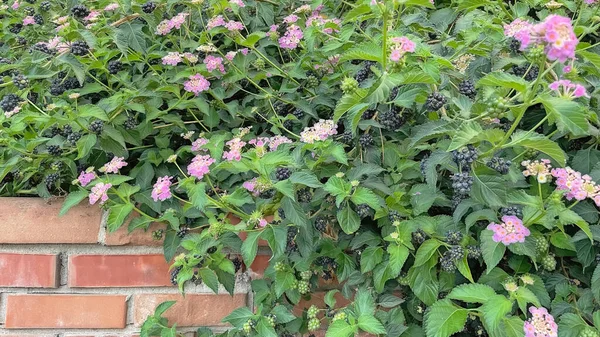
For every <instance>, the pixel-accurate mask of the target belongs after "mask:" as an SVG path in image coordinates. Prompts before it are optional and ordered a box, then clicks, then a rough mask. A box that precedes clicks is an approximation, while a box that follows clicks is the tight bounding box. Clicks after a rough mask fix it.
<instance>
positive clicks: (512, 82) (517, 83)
mask: <svg viewBox="0 0 600 337" xmlns="http://www.w3.org/2000/svg"><path fill="white" fill-rule="evenodd" d="M477 85H478V86H482V85H483V86H486V85H487V86H497V87H503V88H510V89H515V90H516V91H519V92H524V91H525V90H526V89H527V85H528V83H527V81H525V80H524V79H522V78H520V77H518V76H515V75H512V74H508V73H505V72H493V73H489V74H487V75H486V76H484V77H483V78H481V79H480V80H479V82H477Z"/></svg>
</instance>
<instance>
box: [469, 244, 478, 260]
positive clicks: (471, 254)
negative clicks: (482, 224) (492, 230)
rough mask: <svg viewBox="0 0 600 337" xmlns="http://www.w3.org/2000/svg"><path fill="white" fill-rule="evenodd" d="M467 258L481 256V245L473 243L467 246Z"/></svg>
mask: <svg viewBox="0 0 600 337" xmlns="http://www.w3.org/2000/svg"><path fill="white" fill-rule="evenodd" d="M467 258H469V259H473V260H477V259H479V258H481V247H479V246H474V245H470V246H467Z"/></svg>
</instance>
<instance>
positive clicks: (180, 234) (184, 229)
mask: <svg viewBox="0 0 600 337" xmlns="http://www.w3.org/2000/svg"><path fill="white" fill-rule="evenodd" d="M189 231H190V228H189V227H188V226H183V227H180V228H179V230H178V231H177V236H178V237H180V238H182V239H183V237H184V236H186V235H187V233H188V232H189Z"/></svg>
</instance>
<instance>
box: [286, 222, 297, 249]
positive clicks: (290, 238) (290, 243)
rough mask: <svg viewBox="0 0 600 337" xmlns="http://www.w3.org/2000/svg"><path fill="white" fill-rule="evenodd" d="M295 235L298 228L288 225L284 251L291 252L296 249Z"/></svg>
mask: <svg viewBox="0 0 600 337" xmlns="http://www.w3.org/2000/svg"><path fill="white" fill-rule="evenodd" d="M296 235H298V228H296V227H288V231H287V239H286V247H285V251H286V252H287V253H292V252H296V251H298V245H297V244H296Z"/></svg>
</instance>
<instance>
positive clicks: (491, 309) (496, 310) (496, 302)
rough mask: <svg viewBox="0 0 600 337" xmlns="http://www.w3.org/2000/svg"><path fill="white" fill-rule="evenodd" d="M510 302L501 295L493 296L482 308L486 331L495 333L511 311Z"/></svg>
mask: <svg viewBox="0 0 600 337" xmlns="http://www.w3.org/2000/svg"><path fill="white" fill-rule="evenodd" d="M512 305H513V304H512V302H511V301H510V300H508V299H507V298H506V297H504V296H502V295H495V296H493V297H492V298H490V299H488V300H487V301H486V302H485V303H484V304H483V305H482V306H481V312H482V313H483V320H484V321H485V324H486V327H487V328H488V330H492V331H496V330H497V329H498V326H499V325H500V322H501V321H502V320H503V319H504V318H505V317H506V315H508V313H509V312H510V311H511V309H512Z"/></svg>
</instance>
